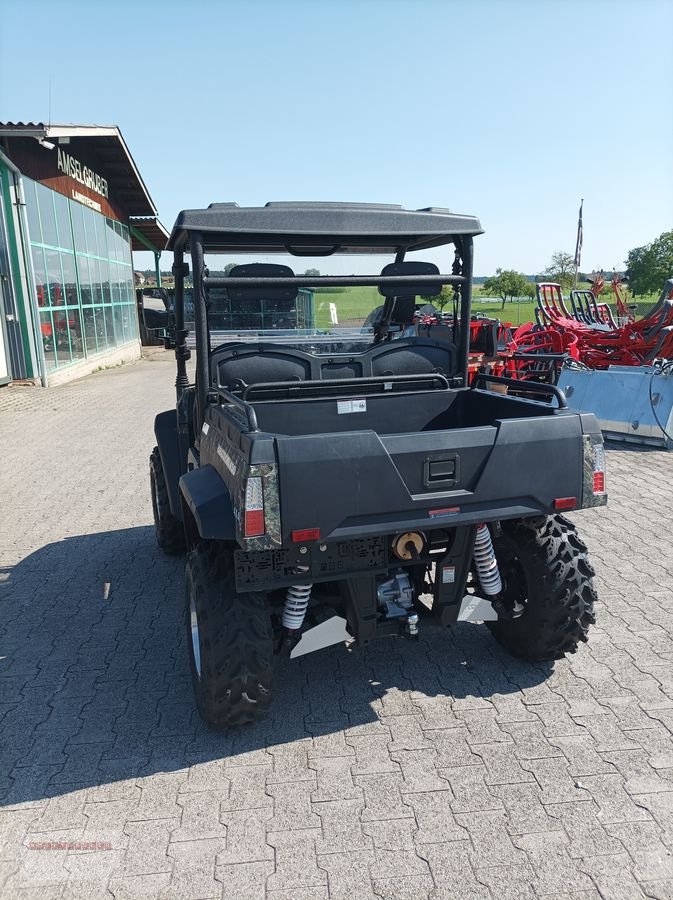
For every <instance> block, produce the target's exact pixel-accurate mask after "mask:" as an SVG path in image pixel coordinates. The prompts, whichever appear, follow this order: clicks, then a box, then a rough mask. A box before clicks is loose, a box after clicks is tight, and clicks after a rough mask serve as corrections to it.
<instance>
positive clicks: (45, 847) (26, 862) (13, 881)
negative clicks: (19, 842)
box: [2, 829, 83, 897]
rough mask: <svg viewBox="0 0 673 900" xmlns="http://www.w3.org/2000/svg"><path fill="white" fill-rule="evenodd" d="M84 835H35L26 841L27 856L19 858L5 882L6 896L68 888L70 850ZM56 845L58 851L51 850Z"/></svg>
mask: <svg viewBox="0 0 673 900" xmlns="http://www.w3.org/2000/svg"><path fill="white" fill-rule="evenodd" d="M82 835H83V832H82V830H81V829H68V830H64V831H43V832H33V833H32V834H31V835H30V837H29V838H28V839H27V840H26V844H25V846H26V852H25V853H23V854H22V856H21V858H20V861H19V862H20V865H19V866H18V868H16V869H15V870H13V874H10V875H9V877H8V878H7V879H6V881H5V884H4V886H3V889H2V890H3V896H7V897H14V896H15V895H16V894H18V892H19V891H20V890H21V889H24V888H31V889H34V888H41V887H42V886H48V885H52V884H59V883H60V884H65V882H67V881H68V878H69V877H70V873H69V872H68V870H67V869H66V868H65V863H66V861H67V858H68V853H67V846H68V845H70V844H72V843H73V842H77V841H81V840H82ZM31 845H32V846H31ZM50 845H51V846H50ZM53 845H56V847H55V848H53V849H52V847H53ZM60 845H63V849H60Z"/></svg>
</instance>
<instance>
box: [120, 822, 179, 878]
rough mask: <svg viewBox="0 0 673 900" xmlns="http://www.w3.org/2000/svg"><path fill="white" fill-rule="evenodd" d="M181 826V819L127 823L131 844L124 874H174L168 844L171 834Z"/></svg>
mask: <svg viewBox="0 0 673 900" xmlns="http://www.w3.org/2000/svg"><path fill="white" fill-rule="evenodd" d="M179 824H180V820H179V819H150V820H149V821H145V822H127V823H126V825H125V826H124V832H125V833H126V834H127V835H128V837H129V842H128V849H127V851H126V857H125V859H124V871H123V874H124V875H125V876H128V875H156V874H158V873H160V872H172V871H173V860H172V858H170V857H169V856H168V852H167V851H168V842H169V840H170V835H171V832H172V831H173V830H174V829H175V828H177V827H178V825H179Z"/></svg>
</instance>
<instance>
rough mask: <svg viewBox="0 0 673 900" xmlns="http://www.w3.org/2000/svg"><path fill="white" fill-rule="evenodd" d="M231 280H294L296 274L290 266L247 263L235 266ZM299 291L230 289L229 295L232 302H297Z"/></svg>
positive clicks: (274, 288)
mask: <svg viewBox="0 0 673 900" xmlns="http://www.w3.org/2000/svg"><path fill="white" fill-rule="evenodd" d="M228 277H229V278H293V277H294V272H293V271H292V269H291V268H290V267H289V266H280V265H276V264H274V263H245V264H244V265H242V266H234V268H233V269H231V271H230V272H229V276H228ZM297 292H298V289H297V288H296V287H293V286H292V285H290V286H289V287H230V288H227V294H228V296H229V299H230V300H233V301H235V302H237V301H240V300H295V299H296V297H297Z"/></svg>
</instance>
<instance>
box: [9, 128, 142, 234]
mask: <svg viewBox="0 0 673 900" xmlns="http://www.w3.org/2000/svg"><path fill="white" fill-rule="evenodd" d="M0 138H35V139H36V140H37V141H39V142H40V143H42V145H43V146H45V147H46V146H47V145H48V144H59V145H60V144H63V145H64V146H65V145H69V146H70V148H71V150H70V152H74V153H76V148H77V144H78V143H79V142H80V141H81V142H82V143H84V142H86V145H87V146H88V147H91V148H92V149H93V150H94V151H95V154H96V156H97V158H98V159H100V161H101V163H102V164H103V165H104V166H105V177H106V179H107V181H108V182H109V184H110V188H111V191H114V194H115V196H116V197H118V198H119V200H120V202H121V203H123V205H124V208H125V209H126V211H127V212H128V215H129V216H141V217H153V218H156V215H157V208H156V206H155V204H154V201H153V200H152V198H151V197H150V194H149V191H148V190H147V187H146V185H145V182H144V181H143V179H142V177H141V175H140V172H139V171H138V167H137V166H136V164H135V161H134V159H133V157H132V156H131V153H130V151H129V148H128V147H127V146H126V142H125V140H124V138H123V136H122V133H121V131H120V130H119V128H117V126H116V125H51V124H45V123H44V122H0ZM45 142H46V143H45Z"/></svg>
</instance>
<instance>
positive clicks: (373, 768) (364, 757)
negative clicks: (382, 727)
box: [346, 734, 400, 775]
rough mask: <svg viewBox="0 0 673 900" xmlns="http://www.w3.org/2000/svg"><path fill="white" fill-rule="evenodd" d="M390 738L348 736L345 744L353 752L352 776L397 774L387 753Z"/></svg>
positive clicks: (380, 736) (394, 765)
mask: <svg viewBox="0 0 673 900" xmlns="http://www.w3.org/2000/svg"><path fill="white" fill-rule="evenodd" d="M389 742H390V737H389V736H388V734H386V735H374V734H372V735H363V736H361V737H355V736H348V737H347V738H346V743H347V744H349V746H351V747H353V749H354V750H355V757H356V760H355V762H354V763H353V769H352V771H353V775H378V774H382V773H385V772H399V770H400V767H399V766H398V765H397V764H396V763H394V762H393V761H392V760H391V758H390V755H389V753H388V744H389Z"/></svg>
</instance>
